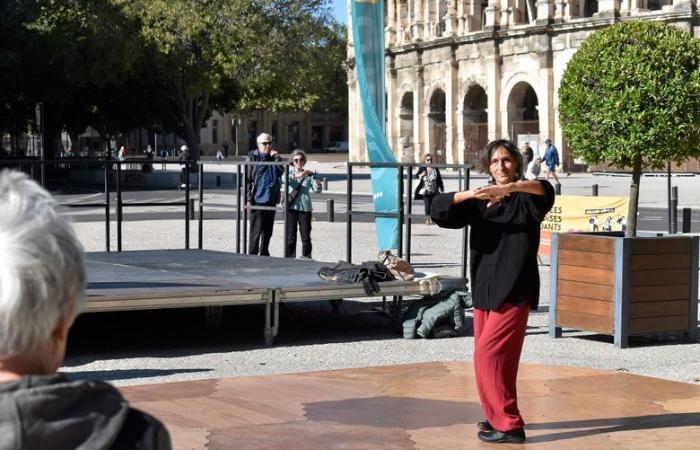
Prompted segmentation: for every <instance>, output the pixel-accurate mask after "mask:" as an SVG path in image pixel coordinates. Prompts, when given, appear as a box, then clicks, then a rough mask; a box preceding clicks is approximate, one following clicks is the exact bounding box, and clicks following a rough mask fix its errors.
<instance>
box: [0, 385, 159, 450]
mask: <svg viewBox="0 0 700 450" xmlns="http://www.w3.org/2000/svg"><path fill="white" fill-rule="evenodd" d="M170 448H171V445H170V437H169V435H168V432H167V430H166V429H165V427H163V425H162V424H161V423H160V422H158V421H157V420H156V419H154V418H153V417H152V416H150V415H148V414H146V413H144V412H141V411H139V410H137V409H134V408H130V407H129V405H128V403H127V401H126V400H125V399H124V397H123V396H122V395H121V394H120V393H119V391H118V390H117V389H116V388H114V387H112V386H111V385H110V384H108V383H105V382H102V381H71V380H68V379H66V378H65V377H64V376H63V375H60V374H56V375H48V376H45V375H27V376H24V377H22V378H21V379H19V380H14V381H6V382H3V383H0V450H17V449H27V450H39V449H51V450H75V449H85V450H88V449H89V450H93V449H114V450H121V449H124V450H127V449H129V450H136V449H149V450H151V449H153V450H168V449H170Z"/></svg>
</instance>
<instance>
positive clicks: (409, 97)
mask: <svg viewBox="0 0 700 450" xmlns="http://www.w3.org/2000/svg"><path fill="white" fill-rule="evenodd" d="M399 142H400V145H399V148H398V149H397V152H398V153H397V156H398V158H399V159H400V160H401V161H408V160H412V155H413V151H412V149H413V92H406V93H405V94H403V97H401V109H400V110H399Z"/></svg>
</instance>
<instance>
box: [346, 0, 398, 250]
mask: <svg viewBox="0 0 700 450" xmlns="http://www.w3.org/2000/svg"><path fill="white" fill-rule="evenodd" d="M383 4H384V2H383V1H381V0H351V17H352V36H353V43H354V46H355V68H356V70H357V81H358V85H359V87H360V103H361V105H362V116H363V119H364V125H365V127H364V128H365V139H366V142H367V155H368V156H369V161H370V162H372V163H395V162H396V158H395V157H394V154H393V153H392V152H391V148H390V147H389V143H388V142H387V140H386V136H385V133H384V123H385V122H384V120H385V117H384V103H385V97H384V95H385V94H384V91H385V90H384V8H383ZM371 178H372V198H373V200H374V210H375V212H380V213H397V212H398V211H399V199H398V191H399V189H398V169H396V168H393V167H392V168H384V167H373V168H372V169H371ZM374 224H375V230H376V233H377V244H378V246H379V250H388V249H397V248H399V219H395V218H388V217H378V218H376V219H375V221H374Z"/></svg>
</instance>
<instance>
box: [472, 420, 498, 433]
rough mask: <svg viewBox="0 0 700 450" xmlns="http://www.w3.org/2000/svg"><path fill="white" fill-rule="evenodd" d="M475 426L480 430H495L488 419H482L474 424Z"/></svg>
mask: <svg viewBox="0 0 700 450" xmlns="http://www.w3.org/2000/svg"><path fill="white" fill-rule="evenodd" d="M476 427H477V428H478V429H479V430H481V431H495V430H496V429H495V428H494V427H493V426H492V425H491V424H490V423H489V421H488V420H482V421H481V422H479V423H477V424H476Z"/></svg>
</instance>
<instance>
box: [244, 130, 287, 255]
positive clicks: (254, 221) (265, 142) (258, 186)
mask: <svg viewBox="0 0 700 450" xmlns="http://www.w3.org/2000/svg"><path fill="white" fill-rule="evenodd" d="M257 145H258V148H257V149H256V150H252V151H251V152H250V153H248V158H247V161H251V162H254V161H260V162H271V161H281V158H280V156H279V154H278V153H277V150H275V149H273V148H272V136H270V135H269V134H267V133H261V134H260V135H259V136H258V138H257ZM283 171H284V169H283V168H282V166H274V165H252V166H249V170H248V171H247V175H246V176H247V177H248V186H249V191H248V197H247V200H248V205H249V206H267V207H274V206H275V205H276V204H277V203H279V198H280V177H281V175H282V173H283ZM275 212H276V211H274V210H260V209H251V210H250V239H249V241H248V253H249V254H251V255H257V254H258V253H259V254H260V255H263V256H270V250H269V247H270V239H271V238H272V229H273V227H274V225H275Z"/></svg>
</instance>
